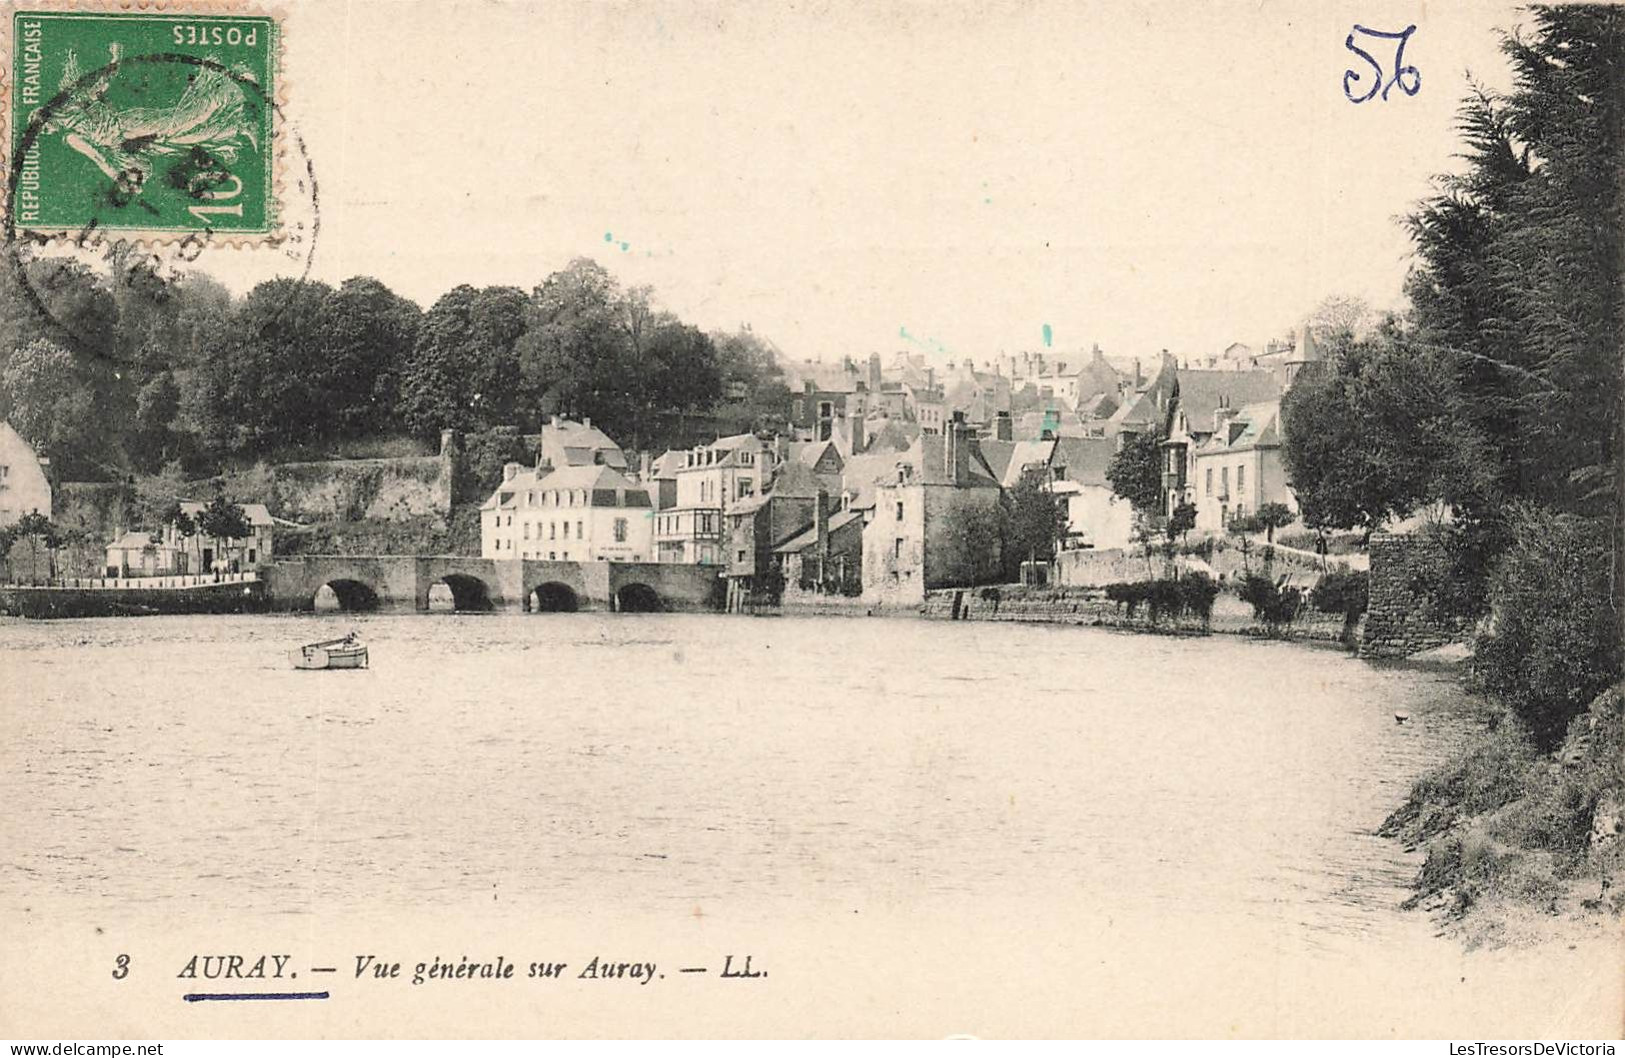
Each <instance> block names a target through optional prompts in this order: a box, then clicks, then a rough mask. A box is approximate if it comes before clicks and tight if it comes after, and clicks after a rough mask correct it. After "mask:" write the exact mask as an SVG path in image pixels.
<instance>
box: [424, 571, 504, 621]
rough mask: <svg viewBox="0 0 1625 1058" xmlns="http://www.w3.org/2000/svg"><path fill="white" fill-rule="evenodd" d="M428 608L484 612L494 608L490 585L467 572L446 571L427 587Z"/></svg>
mask: <svg viewBox="0 0 1625 1058" xmlns="http://www.w3.org/2000/svg"><path fill="white" fill-rule="evenodd" d="M429 609H430V610H439V611H442V612H444V611H446V610H451V611H453V612H456V613H486V612H489V611H491V610H494V609H496V605H495V604H494V603H493V602H492V601H491V586H490V585H489V584H487V583H485V581H483V580H481V579H480V578H479V577H476V576H473V575H471V574H468V573H447V574H446V575H445V576H443V577H441V578H440V579H439V580H437V581H435V583H434V584H433V585H431V586H430V588H429Z"/></svg>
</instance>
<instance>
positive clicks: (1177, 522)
mask: <svg viewBox="0 0 1625 1058" xmlns="http://www.w3.org/2000/svg"><path fill="white" fill-rule="evenodd" d="M1195 528H1196V504H1194V503H1181V504H1179V505H1178V506H1176V507H1175V508H1174V511H1173V513H1172V514H1170V515H1169V516H1168V524H1167V525H1166V526H1164V527H1163V531H1164V532H1166V533H1167V534H1168V542H1169V543H1173V542H1174V541H1175V540H1178V539H1180V538H1182V537H1184V536H1185V535H1186V534H1187V533H1189V532H1190V531H1191V530H1192V529H1195Z"/></svg>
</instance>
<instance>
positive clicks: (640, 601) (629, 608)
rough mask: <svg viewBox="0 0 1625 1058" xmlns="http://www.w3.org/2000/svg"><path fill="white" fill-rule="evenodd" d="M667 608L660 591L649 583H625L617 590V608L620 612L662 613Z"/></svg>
mask: <svg viewBox="0 0 1625 1058" xmlns="http://www.w3.org/2000/svg"><path fill="white" fill-rule="evenodd" d="M665 608H666V604H665V601H664V600H662V599H661V598H660V593H659V592H657V591H655V590H654V589H653V588H651V587H649V585H647V584H640V583H637V582H634V583H631V584H623V585H621V586H620V587H619V588H617V589H616V591H615V609H616V610H617V611H619V612H620V613H660V612H661V611H663V610H664V609H665Z"/></svg>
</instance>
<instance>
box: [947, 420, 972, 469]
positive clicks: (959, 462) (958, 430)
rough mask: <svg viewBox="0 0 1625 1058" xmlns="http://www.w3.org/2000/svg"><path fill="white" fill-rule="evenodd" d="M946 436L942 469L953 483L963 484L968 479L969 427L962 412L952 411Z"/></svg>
mask: <svg viewBox="0 0 1625 1058" xmlns="http://www.w3.org/2000/svg"><path fill="white" fill-rule="evenodd" d="M948 437H949V441H948V443H947V445H946V449H947V450H946V451H945V452H944V456H945V458H944V459H943V468H942V469H943V470H944V471H945V472H946V473H947V474H949V475H950V479H949V480H950V481H951V482H952V483H953V484H955V485H963V484H965V482H967V481H969V480H970V427H968V426H966V425H965V413H964V412H962V411H956V412H954V418H953V422H951V423H949V424H948Z"/></svg>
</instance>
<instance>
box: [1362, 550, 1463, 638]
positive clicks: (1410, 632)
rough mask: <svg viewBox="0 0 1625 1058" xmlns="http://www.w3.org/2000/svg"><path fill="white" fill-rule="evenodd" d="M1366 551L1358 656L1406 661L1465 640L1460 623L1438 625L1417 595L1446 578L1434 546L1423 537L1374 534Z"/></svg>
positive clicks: (1446, 561) (1445, 560) (1442, 558)
mask: <svg viewBox="0 0 1625 1058" xmlns="http://www.w3.org/2000/svg"><path fill="white" fill-rule="evenodd" d="M1370 551H1371V602H1370V606H1369V609H1368V610H1367V611H1366V619H1365V634H1364V636H1363V638H1362V639H1361V641H1360V656H1361V657H1367V658H1403V657H1409V656H1410V655H1412V654H1416V653H1419V652H1421V651H1424V650H1432V649H1433V648H1434V647H1441V646H1444V645H1445V644H1446V643H1453V642H1456V641H1457V640H1460V639H1462V638H1464V637H1465V635H1466V634H1467V628H1466V625H1465V622H1463V621H1460V620H1444V621H1441V620H1439V619H1438V618H1437V617H1436V616H1435V615H1433V614H1431V613H1430V612H1429V609H1430V608H1429V606H1428V605H1427V603H1428V599H1427V596H1426V594H1425V593H1424V592H1423V591H1421V590H1419V587H1420V586H1422V585H1425V584H1427V583H1429V582H1435V581H1437V580H1438V579H1439V578H1441V577H1445V576H1448V575H1449V573H1448V570H1449V568H1450V565H1449V559H1448V557H1447V556H1446V555H1445V553H1444V550H1443V549H1442V548H1441V547H1440V546H1439V544H1438V543H1437V541H1435V540H1434V539H1433V538H1431V537H1429V536H1428V535H1426V534H1425V533H1409V534H1404V535H1394V534H1389V533H1377V534H1375V535H1373V536H1372V537H1371V547H1370Z"/></svg>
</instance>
